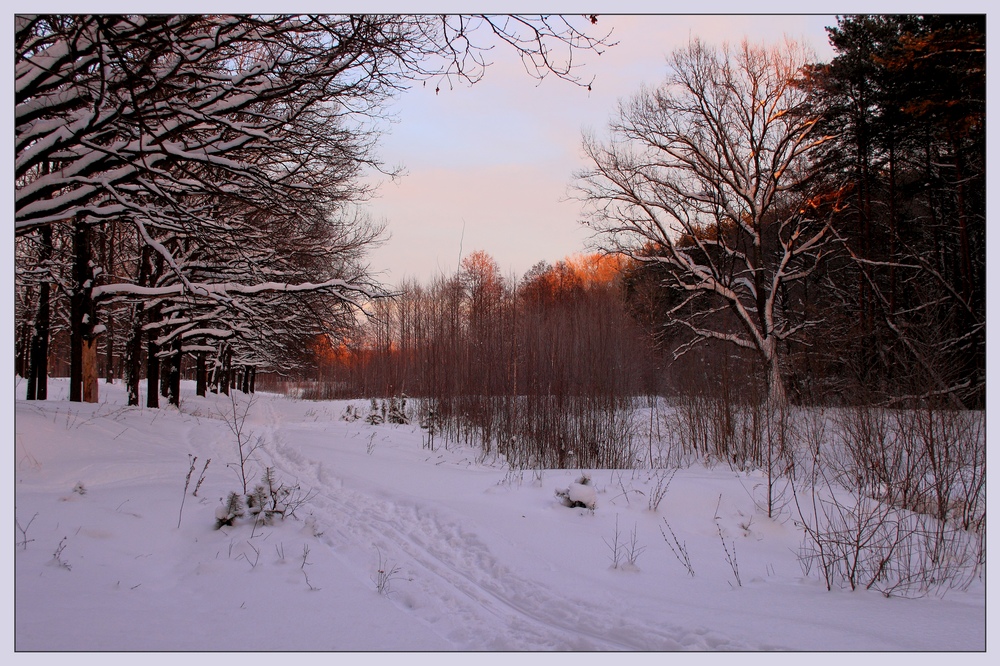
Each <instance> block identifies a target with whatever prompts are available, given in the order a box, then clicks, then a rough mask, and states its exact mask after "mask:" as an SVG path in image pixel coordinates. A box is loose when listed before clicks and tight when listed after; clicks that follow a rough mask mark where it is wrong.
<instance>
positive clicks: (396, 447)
mask: <svg viewBox="0 0 1000 666" xmlns="http://www.w3.org/2000/svg"><path fill="white" fill-rule="evenodd" d="M23 386H24V385H23V382H21V383H19V384H18V386H17V387H16V390H17V395H18V396H23V395H24V387H23ZM100 390H101V402H100V403H98V404H83V403H70V402H68V401H67V400H66V395H67V383H66V382H65V380H59V379H54V380H50V384H49V395H50V399H49V400H48V401H35V402H28V401H24V400H23V399H20V398H18V399H17V400H16V404H15V407H14V410H15V417H16V420H15V428H14V431H15V432H14V449H13V450H14V456H13V461H14V470H13V471H14V474H13V475H12V477H13V478H14V480H15V484H16V486H15V500H16V502H15V512H14V513H15V519H16V521H17V525H19V526H20V528H21V529H23V530H24V531H23V532H22V531H21V529H18V528H16V527H15V530H14V534H15V548H14V555H13V557H14V586H15V596H14V612H15V623H14V647H15V649H17V650H19V651H63V650H86V651H136V650H138V651H164V650H169V651H173V650H181V651H220V650H221V651H265V650H266V651H272V650H279V651H330V650H338V651H433V652H444V651H470V650H476V651H478V650H489V651H509V650H518V651H522V650H531V651H569V650H574V651H599V650H625V651H674V650H695V651H718V650H740V651H759V650H796V651H845V650H850V651H855V650H861V651H882V650H892V651H927V650H949V651H952V650H962V651H967V650H973V651H980V650H984V649H985V644H986V617H985V616H986V591H985V584H984V583H983V581H982V580H976V581H975V582H974V583H973V585H972V586H971V587H970V588H969V589H968V590H967V591H957V590H953V591H950V592H949V593H948V594H947V595H945V596H944V597H940V596H927V597H923V598H919V599H902V598H888V599H887V598H885V597H883V596H881V595H880V594H878V593H877V592H874V591H861V590H859V591H855V592H851V591H850V590H843V589H834V590H833V591H832V592H828V591H826V589H825V587H824V585H823V583H822V582H821V581H820V580H819V579H818V578H817V576H816V572H815V571H813V572H812V573H811V574H809V575H807V574H806V573H804V572H803V570H802V568H801V567H800V565H799V563H798V560H797V557H796V553H797V552H798V549H799V546H800V544H801V537H802V535H801V531H800V529H799V528H797V527H796V525H795V522H794V520H793V519H792V517H791V515H790V513H789V511H788V509H786V510H785V511H783V512H782V515H781V516H780V517H778V518H776V519H774V520H771V519H768V518H767V517H766V516H765V515H763V514H762V513H761V512H760V511H758V510H757V509H756V508H755V505H754V499H753V495H754V492H755V487H756V485H757V484H759V483H761V482H762V479H761V477H760V476H759V474H758V475H755V474H740V473H736V472H733V471H731V470H730V469H729V468H728V467H714V468H708V467H705V466H702V465H693V466H691V467H688V468H683V469H681V470H679V471H678V472H677V474H676V476H675V477H674V478H673V480H672V482H671V484H670V487H669V490H668V492H667V494H666V496H665V497H664V498H663V500H662V502H660V504H659V507H658V510H657V511H655V512H654V511H651V510H650V509H649V506H648V505H649V501H648V497H649V492H650V490H651V488H652V486H653V484H654V483H655V479H654V478H653V476H652V474H651V473H650V472H648V471H643V470H634V471H633V470H544V471H532V470H526V471H524V472H519V471H510V470H508V469H506V468H505V467H504V465H503V464H502V462H501V461H497V460H490V459H487V460H480V457H481V456H480V455H479V452H478V451H477V450H474V449H470V448H464V447H461V446H456V445H454V444H449V445H448V448H443V446H441V444H442V442H441V440H440V438H439V439H438V448H436V450H434V451H431V450H428V449H424V448H423V447H422V432H421V430H420V429H419V427H417V426H413V425H390V424H385V425H377V426H373V425H369V424H367V423H366V422H365V421H364V419H357V420H353V421H346V420H342V419H341V418H340V416H341V415H342V414H343V413H344V411H345V408H346V406H347V405H348V404H354V405H355V406H357V407H358V408H359V409H360V410H361V412H362V413H367V410H368V404H367V403H366V402H364V401H357V402H354V403H348V402H347V401H334V402H309V401H304V400H298V399H293V398H286V397H283V396H278V395H273V394H264V393H258V394H257V395H256V398H255V401H254V403H253V405H252V406H251V407H250V410H249V415H248V417H247V420H246V424H245V430H244V432H246V433H252V434H251V435H250V436H249V439H248V440H247V441H249V442H260V447H259V448H257V449H256V450H255V451H254V453H253V456H252V458H251V464H250V466H251V467H252V470H251V471H252V477H253V479H254V483H256V481H257V480H258V479H259V478H260V476H261V474H262V473H263V472H264V468H265V467H272V468H273V471H274V474H275V476H276V477H277V479H278V481H280V482H281V483H284V484H287V485H289V486H292V485H298V487H299V488H300V489H301V491H302V492H303V493H308V501H306V502H305V503H304V504H303V505H301V506H300V507H299V508H298V509H297V510H296V511H295V514H294V515H292V516H289V517H286V518H285V519H280V518H278V519H277V520H276V521H275V522H274V524H273V525H270V526H266V525H255V524H254V523H253V522H252V521H251V519H250V518H249V517H245V518H243V519H239V520H237V521H236V522H235V524H234V525H233V526H232V527H222V528H221V529H218V530H216V529H214V526H215V523H216V516H217V513H216V512H217V510H218V508H219V507H221V506H222V502H223V501H224V498H225V497H226V495H227V494H228V493H229V492H230V491H234V490H235V491H239V490H240V489H241V482H240V477H239V474H238V472H239V453H238V451H237V448H236V440H235V438H234V435H233V433H232V432H231V431H230V429H229V427H228V426H227V424H226V422H225V420H224V418H223V414H225V413H227V411H228V413H230V414H231V413H232V404H231V402H229V399H228V398H226V397H225V396H214V395H210V396H209V397H206V398H200V397H197V396H195V395H194V386H193V383H186V382H185V383H184V384H183V385H182V403H181V408H180V410H179V411H178V410H177V409H176V408H169V407H168V408H163V409H146V408H142V407H127V406H125V402H126V400H125V395H124V389H123V387H122V386H121V384H115V385H110V386H109V385H107V384H105V383H103V382H102V383H101V385H100ZM235 396H236V397H237V398H238V399H239V401H240V402H241V404H242V405H245V400H246V396H243V394H241V393H239V392H236V393H235ZM141 402H144V398H143V399H142V400H141ZM241 409H242V408H241ZM190 456H197V461H195V463H194V466H195V470H194V472H193V473H192V474H191V476H190V479H189V488H188V492H187V494H186V495H184V488H185V480H186V476H187V475H188V473H189V470H190V469H191V466H192V461H191V458H190ZM209 459H211V462H210V463H209V464H208V467H207V468H206V469H205V470H204V481H203V484H202V485H201V487H200V489H199V492H198V496H197V497H194V496H192V495H191V489H193V487H194V486H195V484H196V483H197V482H198V478H199V475H200V474H201V473H202V468H203V465H204V464H205V461H206V460H209ZM581 473H589V475H590V481H589V482H588V483H587V484H586V485H580V488H586V489H589V492H590V493H592V494H593V496H592V497H593V499H594V500H595V501H596V503H597V506H596V509H595V510H593V511H591V510H588V509H586V508H568V507H566V506H564V505H563V503H562V502H561V501H560V499H559V498H558V497H557V496H556V495H555V491H556V490H558V489H566V488H571V487H573V484H575V483H576V482H577V481H578V479H579V478H580V477H581ZM182 497H183V499H184V501H183V505H182ZM179 519H180V527H179V528H178V520H179ZM664 521H666V522H667V523H668V524H669V526H670V528H671V530H672V531H673V532H674V533H675V534H676V535H677V537H678V539H679V540H680V541H681V542H683V543H684V544H686V548H687V550H688V552H689V554H690V560H691V564H692V568H693V570H694V572H695V575H694V576H693V577H691V576H689V575H688V574H687V571H686V569H685V568H684V567H683V566H682V565H681V564H680V562H679V561H678V560H677V558H676V557H675V556H674V555H673V554H672V553H671V550H670V548H669V547H668V545H667V543H666V542H665V539H664V537H663V536H662V535H661V526H662V525H664V524H665V523H664ZM616 528H617V529H619V530H620V532H621V534H620V541H621V542H626V541H627V540H628V539H629V537H630V535H631V533H632V532H633V531H634V533H635V535H636V537H637V543H638V545H639V546H641V547H645V549H646V550H644V551H642V554H641V556H640V557H639V558H638V559H637V561H636V562H635V566H634V567H618V568H614V567H613V566H612V559H611V555H612V551H611V550H610V549H609V546H608V544H609V543H612V542H613V538H614V536H615V530H616ZM720 530H721V533H722V535H724V539H725V541H724V543H725V544H726V545H727V546H729V547H730V550H731V551H732V552H733V553H734V554H735V557H736V558H737V560H738V565H739V572H740V577H741V580H742V585H737V584H736V582H735V580H734V577H733V572H732V569H731V567H730V564H729V563H728V562H727V561H726V552H725V551H724V549H723V542H722V541H720ZM22 541H26V543H24V544H23V545H21V542H22ZM380 571H381V572H383V574H384V575H385V576H387V577H388V580H387V581H385V582H386V588H387V592H388V593H387V594H379V593H378V592H377V591H376V587H377V581H378V578H379V572H380ZM770 658H776V657H774V656H771V657H770ZM850 658H851V659H854V658H855V657H854V656H851V657H850Z"/></svg>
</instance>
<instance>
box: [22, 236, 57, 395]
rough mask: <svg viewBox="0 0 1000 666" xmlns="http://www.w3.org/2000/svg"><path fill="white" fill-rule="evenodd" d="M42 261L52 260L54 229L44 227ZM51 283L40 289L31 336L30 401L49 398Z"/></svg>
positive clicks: (45, 283) (29, 364)
mask: <svg viewBox="0 0 1000 666" xmlns="http://www.w3.org/2000/svg"><path fill="white" fill-rule="evenodd" d="M39 235H40V238H41V245H42V251H41V261H40V262H39V263H41V264H45V263H46V262H48V261H49V260H50V259H51V258H52V229H51V227H42V229H41V230H40V234H39ZM49 311H50V307H49V283H48V282H43V283H42V284H41V285H40V286H39V288H38V312H37V313H36V314H35V325H34V331H33V332H32V335H31V358H30V360H29V362H28V395H27V398H28V400H45V399H46V398H47V397H48V375H49V318H50V314H49Z"/></svg>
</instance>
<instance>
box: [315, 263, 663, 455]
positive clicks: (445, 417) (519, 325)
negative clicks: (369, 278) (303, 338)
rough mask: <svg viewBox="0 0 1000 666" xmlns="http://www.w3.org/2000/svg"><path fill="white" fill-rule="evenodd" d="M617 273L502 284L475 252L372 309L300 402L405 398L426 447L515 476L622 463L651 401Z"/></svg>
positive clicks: (559, 268)
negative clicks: (523, 471)
mask: <svg viewBox="0 0 1000 666" xmlns="http://www.w3.org/2000/svg"><path fill="white" fill-rule="evenodd" d="M621 267H622V262H621V260H618V259H615V258H613V257H601V256H599V255H593V256H587V257H578V258H570V259H567V260H565V261H560V262H558V263H557V264H556V265H555V266H549V265H548V264H545V263H540V264H538V265H537V266H535V267H534V268H533V269H532V270H531V271H529V272H528V273H527V274H526V275H525V276H524V277H523V278H522V279H521V280H520V281H518V282H515V281H514V280H513V279H511V278H506V277H504V276H503V275H501V273H500V270H499V267H498V266H497V263H496V261H495V260H493V258H492V257H490V256H489V255H488V254H486V253H485V252H482V251H479V252H475V253H473V254H471V255H470V256H468V257H466V258H465V259H464V260H463V261H462V269H461V271H459V273H458V274H456V275H454V276H451V277H445V276H440V277H438V278H437V279H435V280H434V281H433V282H432V283H431V284H430V285H421V284H418V283H412V282H411V283H408V284H405V285H402V287H401V289H400V295H399V296H398V297H397V298H395V299H391V300H390V299H386V300H384V301H381V302H380V303H379V304H377V306H376V312H375V313H374V315H375V316H374V317H373V319H372V320H371V321H370V322H369V323H368V325H367V326H366V327H365V329H364V331H363V337H361V338H359V339H358V340H356V341H355V343H354V344H353V345H347V346H344V347H342V348H341V349H339V350H333V349H331V350H329V352H328V353H327V354H326V355H325V359H324V360H323V361H322V362H321V363H320V366H321V367H322V368H323V372H322V382H321V384H320V386H319V387H318V388H317V387H315V386H314V387H312V388H311V389H310V393H309V394H310V395H317V394H318V395H323V396H325V397H362V396H383V397H393V398H396V399H399V400H401V399H402V398H404V397H405V398H411V399H413V398H418V399H420V400H419V406H420V408H419V416H418V418H419V419H420V420H421V422H422V425H424V427H425V428H426V429H428V431H429V432H428V436H429V437H431V436H433V435H434V434H435V432H436V434H438V435H441V436H443V439H444V440H449V439H450V440H452V441H456V440H459V441H466V442H472V443H475V444H479V445H482V446H483V453H484V455H485V454H490V453H491V452H494V451H496V452H498V453H501V454H503V455H504V456H506V458H507V460H508V462H510V463H511V464H512V465H515V466H528V465H554V466H560V467H561V466H568V465H574V464H579V465H585V466H621V465H626V464H628V463H630V462H631V461H632V455H631V446H632V444H631V441H632V438H633V427H634V424H633V423H632V414H633V412H634V408H635V405H636V404H637V402H636V401H637V399H638V397H639V396H643V395H651V394H655V393H656V392H657V391H658V387H657V382H658V381H659V373H658V368H657V366H656V364H655V362H653V361H654V354H653V347H652V344H651V343H650V341H649V338H648V336H646V335H645V333H644V332H643V331H642V329H641V328H640V327H639V326H638V324H637V323H635V321H634V320H633V319H632V318H631V317H630V316H629V314H628V311H627V309H626V307H625V301H624V299H623V298H622V293H621V290H622V283H621ZM412 404H413V403H411V405H412ZM428 443H430V442H428Z"/></svg>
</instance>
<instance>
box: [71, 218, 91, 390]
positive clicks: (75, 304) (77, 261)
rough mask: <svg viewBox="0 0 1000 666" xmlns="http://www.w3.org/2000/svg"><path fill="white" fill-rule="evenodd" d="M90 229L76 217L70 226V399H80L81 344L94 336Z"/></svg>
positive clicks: (82, 379)
mask: <svg viewBox="0 0 1000 666" xmlns="http://www.w3.org/2000/svg"><path fill="white" fill-rule="evenodd" d="M92 285H93V275H92V271H91V268H90V229H89V227H88V226H87V225H86V224H84V222H83V220H82V219H80V218H79V217H78V219H77V221H76V223H75V224H74V227H73V293H72V295H71V296H70V372H69V374H70V387H69V399H70V402H81V401H82V400H83V382H84V368H83V363H84V361H83V356H84V346H85V345H86V344H89V343H90V342H91V341H92V339H93V337H94V314H95V312H94V310H95V308H94V301H93V299H92V298H91V295H90V294H91V288H92Z"/></svg>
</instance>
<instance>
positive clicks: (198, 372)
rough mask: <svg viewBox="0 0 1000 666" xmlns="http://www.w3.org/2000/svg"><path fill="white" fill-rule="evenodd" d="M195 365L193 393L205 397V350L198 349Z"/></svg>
mask: <svg viewBox="0 0 1000 666" xmlns="http://www.w3.org/2000/svg"><path fill="white" fill-rule="evenodd" d="M196 359H197V365H196V366H195V376H196V380H195V381H196V384H197V386H196V389H195V393H197V394H198V395H200V396H202V397H205V389H206V385H207V384H208V381H207V379H208V371H207V370H206V368H205V352H203V351H200V352H198V355H197V357H196Z"/></svg>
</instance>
